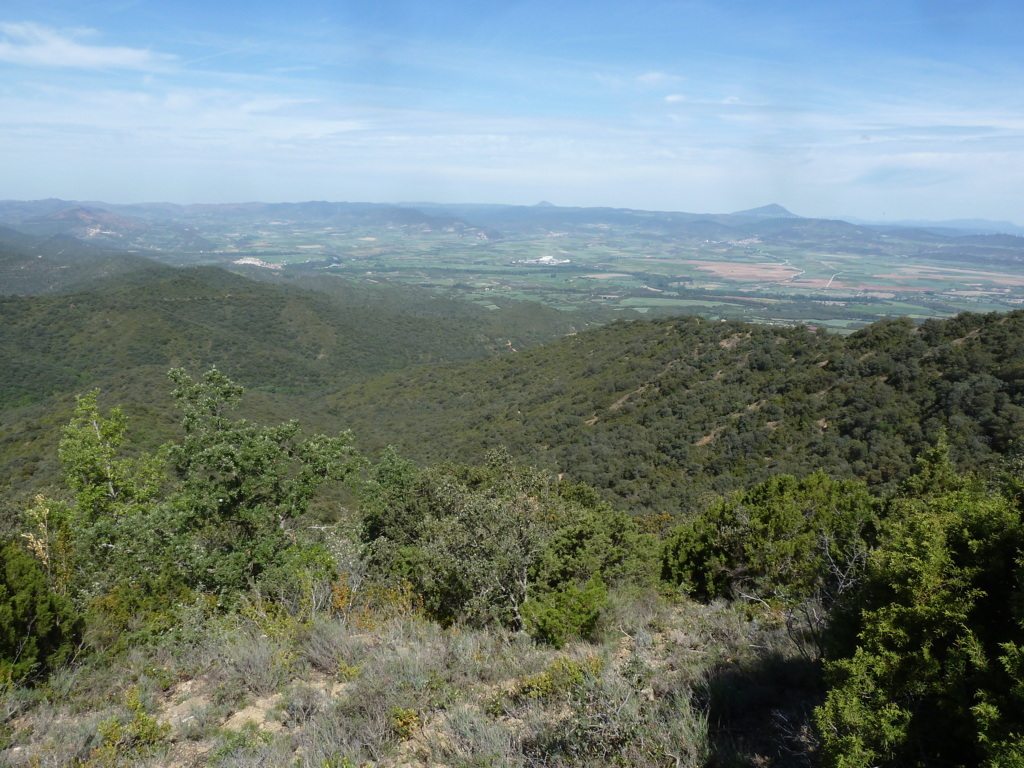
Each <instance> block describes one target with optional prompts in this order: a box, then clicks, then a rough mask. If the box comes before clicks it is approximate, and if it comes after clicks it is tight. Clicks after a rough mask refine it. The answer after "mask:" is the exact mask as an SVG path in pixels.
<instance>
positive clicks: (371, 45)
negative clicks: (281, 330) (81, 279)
mask: <svg viewBox="0 0 1024 768" xmlns="http://www.w3.org/2000/svg"><path fill="white" fill-rule="evenodd" d="M1022 29H1024V3H1020V2H1019V0H1013V1H1012V2H1011V1H1008V0H989V1H988V2H985V0H972V1H971V2H960V1H959V0H956V1H954V0H890V1H888V2H873V1H872V2H856V1H853V2H846V3H842V4H840V3H833V2H821V0H818V2H802V1H801V0H796V1H793V0H790V1H789V2H776V0H757V1H754V0H743V1H732V2H731V1H729V0H715V1H712V0H707V1H699V2H697V1H694V2H690V1H688V0H687V1H680V2H646V3H643V4H640V5H637V6H630V5H628V4H626V3H624V2H621V1H620V2H615V3H611V2H604V1H603V0H589V1H588V2H575V1H574V0H573V1H566V2H557V1H554V0H547V1H546V2H534V1H533V0H529V1H528V2H516V1H512V0H491V2H486V3H485V2H445V1H444V0H434V2H422V1H421V0H406V1H405V2H397V1H393V0H377V1H376V2H373V3H370V2H326V1H322V0H295V1H294V2H291V3H282V2H268V1H266V0H249V1H248V2H244V3H242V2H234V0H205V1H204V2H198V1H197V0H178V1H177V2H146V1H144V0H73V1H65V0H52V1H51V0H31V2H28V1H27V0H7V1H6V2H5V3H3V4H2V6H0V199H35V198H43V197H62V198H67V199H78V200H105V201H108V202H142V201H171V202H179V203H187V202H240V201H247V200H264V201H301V200H324V199H326V200H350V201H377V202H380V201H392V202H393V201H418V200H419V201H437V202H497V203H516V204H533V203H536V202H538V201H540V200H548V201H550V202H553V203H555V204H558V205H607V206H616V207H630V208H646V209H657V210H682V211H693V212H726V211H731V210H739V209H743V208H750V207H754V206H759V205H764V204H767V203H771V202H777V203H781V204H783V205H785V206H787V207H788V208H790V209H791V210H793V211H794V212H795V213H799V214H801V215H806V216H825V217H845V216H852V217H860V218H865V219H876V220H886V219H888V220H896V219H901V218H928V219H948V218H967V217H984V218H990V219H1004V220H1009V221H1014V222H1016V223H1018V224H1024V207H1022V192H1024V45H1022V44H1021V42H1020V33H1021V30H1022Z"/></svg>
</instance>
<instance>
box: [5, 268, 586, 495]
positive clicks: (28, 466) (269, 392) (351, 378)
mask: <svg viewBox="0 0 1024 768" xmlns="http://www.w3.org/2000/svg"><path fill="white" fill-rule="evenodd" d="M23 258H24V259H25V260H26V261H27V265H26V266H25V269H24V270H23V271H24V272H25V274H26V275H36V276H39V275H51V274H58V275H60V274H65V272H61V271H56V270H53V269H51V267H50V265H49V262H47V261H46V260H45V259H35V258H34V257H32V256H31V255H24V256H23ZM63 263H65V264H68V263H70V264H71V265H72V266H73V265H82V263H83V262H82V261H81V260H80V259H78V258H77V257H76V259H74V260H72V261H71V262H67V261H65V262H63ZM83 268H84V267H83ZM74 275H75V276H76V279H75V280H74V281H72V283H71V284H70V285H67V284H65V285H63V289H62V291H61V293H60V295H55V296H0V356H2V357H3V359H4V361H5V363H6V364H5V365H4V366H2V367H0V420H2V421H3V423H4V424H5V425H6V426H5V429H4V432H5V435H4V438H3V441H4V445H3V446H2V447H0V462H3V466H5V467H6V471H5V472H4V473H3V474H4V477H5V479H4V480H2V481H0V487H8V488H9V487H11V486H12V485H13V486H15V487H19V486H22V485H25V484H26V483H27V484H28V485H31V484H33V483H36V484H38V482H40V481H42V482H48V481H50V480H52V479H54V477H55V475H54V470H55V465H54V463H53V461H52V460H50V459H48V458H47V456H48V455H50V454H52V450H53V448H54V447H55V445H56V443H55V431H54V430H55V429H56V428H57V426H58V425H59V424H60V423H61V422H62V421H64V420H66V419H67V418H68V416H69V415H70V413H71V408H72V406H73V403H72V396H73V395H74V394H80V393H82V392H84V391H87V390H89V389H91V388H94V387H99V388H100V389H101V390H103V392H104V397H105V398H106V402H109V403H112V402H116V403H121V404H124V406H125V407H126V409H127V410H128V412H129V413H132V414H134V415H136V416H137V417H138V419H137V421H138V422H139V428H140V429H141V431H142V432H144V433H149V434H150V438H149V439H150V441H151V444H150V447H155V445H156V444H157V442H158V441H159V440H162V439H166V437H167V436H168V434H169V433H168V429H169V428H170V427H171V426H172V425H173V415H172V413H171V402H170V398H169V391H168V389H167V387H166V385H165V378H164V376H165V373H166V371H167V369H168V368H170V367H173V366H184V367H187V368H189V369H190V370H205V369H207V368H210V367H212V366H218V367H219V368H220V369H222V370H223V371H224V372H226V373H228V374H229V375H231V376H232V377H234V378H235V379H237V380H238V381H239V382H240V383H242V384H243V385H245V386H247V387H249V388H251V389H252V390H255V391H258V393H259V397H257V398H255V402H253V403H252V404H251V406H250V407H251V408H253V409H255V410H253V411H250V413H252V414H256V415H260V416H262V417H267V416H272V415H276V416H277V417H302V418H303V420H304V421H305V422H306V423H307V424H309V425H311V426H314V427H316V428H318V429H327V430H330V429H337V428H339V424H338V422H337V421H336V419H335V418H334V417H333V416H332V415H331V414H330V413H329V412H328V411H327V410H326V408H323V407H316V406H315V405H314V404H315V403H318V402H321V401H322V397H323V394H324V393H325V392H329V391H334V390H336V389H338V388H339V387H342V386H345V385H346V384H350V383H352V382H355V381H362V380H365V379H367V378H369V377H371V376H373V375H376V374H380V373H382V372H385V371H390V370H396V369H399V368H403V367H407V366H410V365H416V364H421V363H428V362H441V361H458V360H471V359H475V358H479V357H485V356H488V355H504V354H510V353H512V352H513V351H514V350H515V349H522V348H524V347H527V346H530V345H534V344H538V343H541V342H544V341H549V340H551V339H554V338H558V337H560V336H563V335H565V334H567V333H570V332H573V331H575V330H576V329H577V327H584V326H585V325H586V324H587V323H588V322H593V319H594V318H593V317H586V316H577V315H572V316H569V315H566V314H563V313H559V312H557V311H555V310H552V309H548V308H545V307H541V306H539V305H535V304H529V303H522V302H502V303H501V306H500V307H498V308H497V309H485V308H483V307H479V306H477V305H474V304H471V303H469V302H462V301H454V300H450V299H445V298H440V297H436V296H433V295H431V294H429V293H427V292H425V291H423V290H421V289H416V288H405V287H401V286H398V287H396V286H387V285H374V284H367V283H363V284H355V283H352V282H350V281H347V280H344V279H341V278H333V277H325V278H323V279H322V280H321V281H320V286H321V290H317V291H311V290H306V289H301V288H297V287H294V286H291V285H275V284H271V283H267V282H260V281H254V280H250V279H247V278H244V277H241V276H239V275H235V274H231V273H229V272H225V271H223V270H221V269H217V268H213V267H200V268H191V269H177V268H172V267H166V266H162V265H158V264H154V263H152V262H149V261H145V260H138V261H133V262H132V269H130V270H128V269H126V270H125V271H124V272H123V273H120V274H118V275H115V276H110V277H96V276H95V275H93V277H92V279H90V281H89V282H88V283H86V284H85V285H84V286H83V285H82V284H81V283H79V282H78V278H80V277H81V275H82V273H81V272H78V271H74ZM68 290H71V291H72V292H70V293H68V292H67V291H68ZM41 428H43V429H42V431H41ZM37 443H38V444H37ZM37 470H39V471H41V472H42V476H41V477H40V478H36V480H34V481H33V480H32V475H33V474H34V473H36V471H37Z"/></svg>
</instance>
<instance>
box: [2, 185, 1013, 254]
mask: <svg viewBox="0 0 1024 768" xmlns="http://www.w3.org/2000/svg"><path fill="white" fill-rule="evenodd" d="M282 221H283V222H294V223H300V224H303V225H314V224H316V225H324V226H334V227H338V228H353V227H370V228H373V227H382V228H389V229H396V228H397V229H399V230H404V231H410V232H431V231H433V232H438V231H449V232H457V233H461V234H465V235H467V236H477V237H481V238H486V239H495V238H500V237H502V236H503V235H514V236H515V235H529V234H532V233H550V232H551V231H563V230H564V231H569V232H577V231H580V230H586V229H589V228H593V227H598V226H614V227H622V228H626V229H631V230H642V231H645V232H653V233H656V234H661V235H664V236H672V237H678V238H681V239H684V240H685V239H742V238H745V237H768V238H770V239H772V240H775V241H780V242H783V241H788V240H792V241H794V242H805V241H807V240H809V239H817V240H824V241H827V240H828V239H829V238H831V237H837V236H838V237H842V238H844V239H845V240H847V241H848V240H849V239H850V238H851V237H854V238H859V239H862V240H864V241H866V242H877V241H878V240H879V239H880V238H881V237H882V236H883V235H886V234H887V235H891V234H892V233H893V232H894V231H899V232H901V233H902V234H903V235H904V236H906V237H910V238H911V239H916V238H919V237H934V236H939V237H959V236H964V235H979V234H981V235H989V234H1010V235H1015V236H1020V235H1024V227H1019V226H1017V225H1015V224H1012V223H1010V222H995V221H984V220H975V219H963V220H955V221H905V222H887V223H879V222H875V223H870V222H864V221H860V220H855V219H853V220H850V221H840V220H828V219H814V218H806V217H802V216H799V215H797V214H794V213H792V212H791V211H789V210H787V209H786V208H785V207H783V206H781V205H778V204H775V203H773V204H770V205H765V206H762V207H760V208H751V209H748V210H743V211H735V212H733V213H686V212H681V211H644V210H635V209H630V208H601V207H598V208H578V207H563V206H556V205H552V204H551V203H548V202H546V201H542V202H540V203H538V204H536V205H531V206H522V205H495V204H473V203H466V204H444V203H429V202H415V203H394V204H392V203H349V202H326V201H310V202H304V203H258V202H253V203H225V204H196V205H175V204H171V203H137V204H129V205H121V204H111V203H103V202H96V201H86V202H82V201H67V200H58V199H52V198H51V199H47V200H33V201H13V200H6V201H0V225H4V226H7V227H12V228H15V229H17V230H19V231H21V232H24V233H28V234H33V235H40V236H49V235H55V234H61V235H69V236H72V237H75V238H78V239H80V240H82V241H84V242H94V243H102V244H103V245H108V246H113V247H117V248H124V249H148V250H168V251H173V252H182V251H190V252H209V251H211V250H213V249H214V247H215V245H214V242H213V241H212V240H211V236H212V235H211V229H213V230H215V229H217V228H223V227H224V226H229V225H231V224H233V223H236V224H239V225H241V224H253V223H260V222H282ZM915 233H916V234H915Z"/></svg>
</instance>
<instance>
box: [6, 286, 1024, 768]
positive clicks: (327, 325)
mask: <svg viewBox="0 0 1024 768" xmlns="http://www.w3.org/2000/svg"><path fill="white" fill-rule="evenodd" d="M104 269H106V267H105V268H104ZM148 270H150V268H149V267H146V268H139V269H135V268H126V269H125V270H113V272H111V274H109V275H106V276H101V277H100V279H99V280H98V281H97V276H96V275H93V276H92V277H90V278H89V281H88V282H86V283H80V284H78V285H77V286H76V287H74V289H73V290H70V291H69V292H66V293H61V294H59V295H47V296H22V297H5V298H3V299H2V302H0V304H2V307H3V312H4V313H5V314H4V317H5V321H4V325H3V326H2V327H3V329H4V330H3V335H2V344H3V349H4V355H5V359H7V360H9V361H11V363H12V364H10V365H7V366H5V367H4V373H3V381H2V389H0V391H2V393H3V395H2V404H3V409H2V414H0V415H2V418H3V419H4V422H3V423H4V433H5V434H4V445H3V446H2V453H0V459H2V460H3V462H4V467H5V478H4V480H3V487H4V494H5V495H4V507H3V510H2V516H0V523H2V525H0V536H2V541H3V546H2V549H0V564H2V568H0V576H2V580H0V758H2V760H3V761H5V762H6V763H8V764H11V765H25V766H36V765H39V766H45V765H76V766H113V765H181V766H189V765H196V766H200V765H202V766H206V765H209V766H250V765H252V766H255V765H297V766H346V765H381V766H383V765H450V766H480V765H523V766H527V765H530V766H559V765H564V766H569V765H615V764H619V765H650V766H684V765H692V766H697V765H794V766H795V765H826V766H871V765H893V766H896V765H899V766H904V765H921V766H924V765H964V766H967V765H971V766H974V765H990V766H1004V765H1006V766H1009V765H1019V764H1022V763H1024V749H1022V747H1021V746H1020V745H1021V743H1022V739H1024V719H1022V715H1021V713H1022V712H1024V684H1022V682H1021V681H1022V680H1024V592H1022V589H1024V584H1022V576H1024V521H1022V514H1024V476H1022V473H1021V466H1020V460H1019V449H1020V443H1019V435H1020V433H1021V429H1020V427H1021V424H1022V421H1024V410H1022V408H1024V402H1022V400H1024V345H1022V344H1021V339H1022V338H1024V336H1022V331H1024V328H1022V324H1024V313H1019V312H1016V313H1008V314H986V315H970V314H965V315H960V316H958V317H956V318H953V319H950V320H943V321H928V322H925V323H923V324H914V323H913V322H910V321H908V320H902V319H892V320H887V321H882V322H879V323H876V324H873V325H871V326H868V327H867V328H865V329H863V330H861V331H858V332H857V333H855V334H853V335H851V336H849V337H839V336H832V335H828V334H825V333H822V332H819V331H814V330H809V329H806V328H799V327H798V328H767V327H763V326H756V325H748V324H743V323H721V322H709V321H707V320H702V319H700V318H690V317H680V318H663V319H656V320H646V321H635V322H617V323H612V324H608V325H603V326H600V327H595V328H591V329H587V330H584V328H583V327H582V325H580V324H579V318H575V322H576V324H577V325H578V326H579V327H577V325H574V326H573V327H571V328H568V327H565V321H564V318H562V317H561V316H559V315H557V314H555V315H551V316H550V317H548V316H546V315H544V314H543V313H541V312H539V311H535V310H533V309H531V308H530V307H525V308H524V307H521V306H514V305H509V307H508V312H507V313H506V315H505V317H506V322H507V324H506V325H505V326H504V328H502V329H501V330H503V331H505V333H503V334H500V333H498V332H497V331H498V330H499V329H498V327H497V326H486V325H476V320H477V317H476V315H475V314H474V313H475V312H477V311H478V310H475V309H472V308H460V307H458V306H457V305H456V303H455V302H451V303H449V304H445V303H440V304H439V303H431V302H449V300H447V299H446V300H438V299H435V298H428V297H426V296H424V295H422V294H419V293H417V292H415V291H410V290H409V289H394V288H393V287H387V286H378V287H367V286H361V287H358V288H356V287H352V288H342V287H340V286H342V285H343V284H341V283H339V284H335V285H334V286H333V288H332V290H333V291H334V292H335V296H334V298H330V297H329V296H328V295H327V294H325V293H323V292H320V293H317V292H307V291H302V290H298V289H296V288H294V287H280V286H272V285H265V284H254V283H249V282H248V281H245V280H242V279H241V278H238V277H235V276H230V275H226V274H225V273H221V272H219V271H217V270H184V271H175V270H165V269H164V268H154V270H153V271H148ZM26 279H27V278H26ZM339 291H341V292H345V294H344V295H345V297H346V298H345V299H344V300H341V299H340V298H339V295H338V292H339ZM392 291H399V292H398V293H393V292H392ZM399 305H403V306H404V309H405V310H406V311H407V312H408V313H410V315H411V317H412V318H413V319H409V317H408V316H405V315H403V313H402V312H400V311H399V309H400V306H399ZM184 307H187V309H185V308H184ZM375 307H376V310H379V313H378V314H375ZM460 313H461V314H460ZM484 314H486V312H485V313H484ZM491 314H492V315H493V311H492V312H491ZM463 323H464V324H463ZM254 326H255V327H254ZM469 327H474V328H475V330H474V332H473V333H475V334H476V335H473V334H463V335H462V338H463V339H464V341H463V342H461V343H459V342H458V339H459V338H460V334H462V329H464V328H469ZM438 328H441V329H443V328H447V331H446V332H444V333H442V332H440V331H438V332H437V335H436V337H435V336H434V335H432V330H433V329H438ZM403 329H407V330H408V332H406V330H403ZM531 329H532V330H531ZM417 333H419V335H417ZM530 333H532V334H533V335H530ZM190 334H192V335H190ZM559 337H561V338H559ZM510 342H511V343H510ZM542 342H547V343H542ZM474 344H476V346H473V345H474ZM374 349H376V350H377V352H378V353H379V354H373V353H372V351H373V350H374ZM413 349H416V350H417V351H416V353H415V354H413V352H412V351H411V350H413ZM513 350H514V351H513ZM417 355H418V356H417ZM403 356H404V357H403ZM474 358H477V359H475V360H474ZM425 361H426V363H427V364H426V365H424V364H423V363H424V362H425ZM413 363H415V365H413ZM303 366H304V367H303ZM168 370H169V371H170V372H169V374H168ZM97 387H98V389H97ZM118 403H120V405H118ZM291 417H299V418H301V422H302V423H301V425H300V424H299V423H298V422H296V421H293V420H291ZM348 428H351V431H347V430H348ZM388 446H390V447H388Z"/></svg>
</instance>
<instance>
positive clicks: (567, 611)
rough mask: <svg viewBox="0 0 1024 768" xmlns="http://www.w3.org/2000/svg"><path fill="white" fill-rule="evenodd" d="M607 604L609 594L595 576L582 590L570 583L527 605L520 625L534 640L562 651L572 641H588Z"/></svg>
mask: <svg viewBox="0 0 1024 768" xmlns="http://www.w3.org/2000/svg"><path fill="white" fill-rule="evenodd" d="M607 604H608V590H607V589H605V586H604V582H603V581H601V577H600V576H598V575H594V576H593V577H591V579H590V581H588V582H587V583H586V584H585V585H584V586H583V587H578V586H576V585H575V584H571V583H570V584H567V585H566V586H565V587H564V588H563V589H560V590H557V591H551V592H546V593H544V594H542V595H540V596H538V597H535V598H532V599H530V600H528V601H526V603H525V604H524V605H523V621H524V623H525V625H526V630H527V631H528V632H529V633H530V635H532V636H533V637H534V638H536V639H537V640H540V641H541V642H544V643H547V644H548V645H552V646H554V647H555V648H561V647H562V646H563V645H565V644H566V642H568V641H569V640H571V639H573V638H583V639H589V638H590V637H591V636H592V635H593V633H594V628H595V627H596V626H597V620H598V618H599V617H600V615H601V611H602V610H603V609H604V608H605V606H606V605H607Z"/></svg>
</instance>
